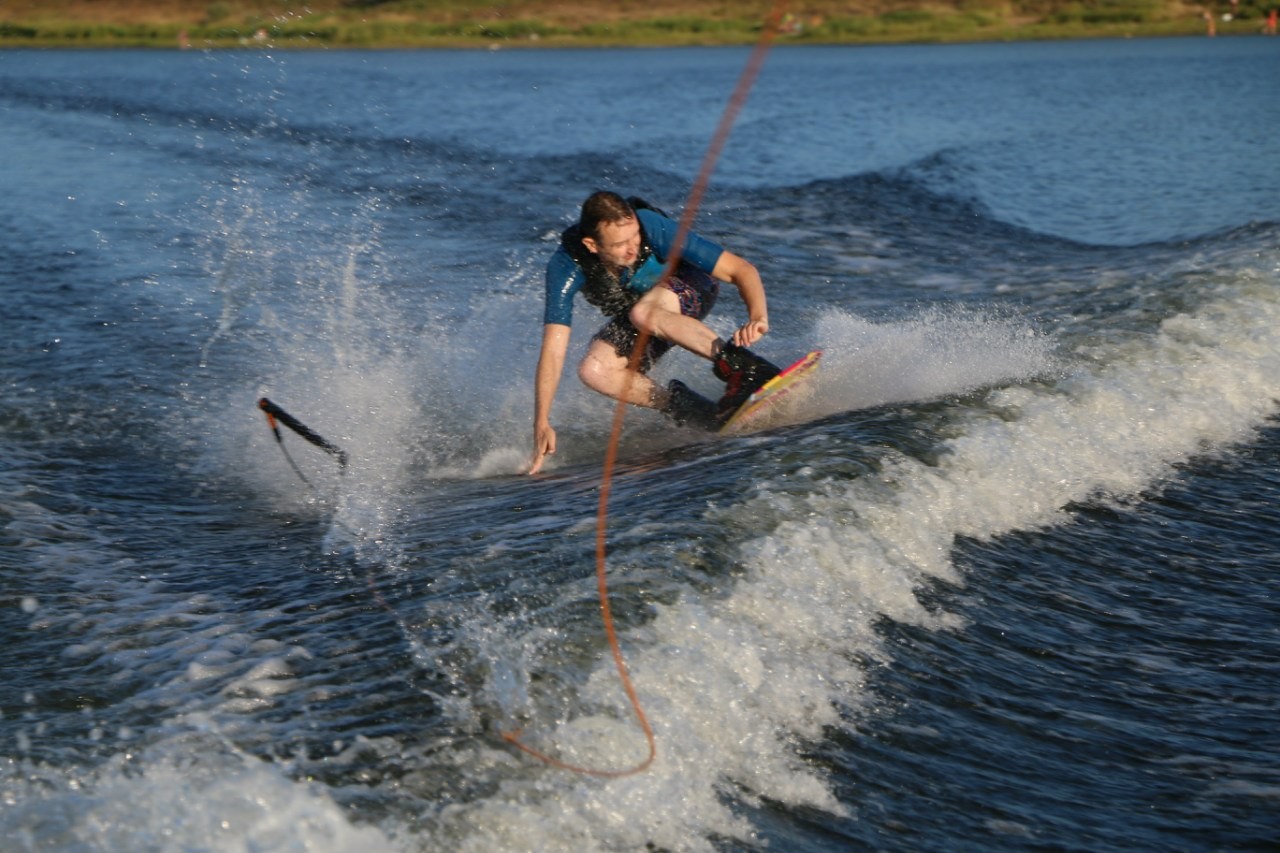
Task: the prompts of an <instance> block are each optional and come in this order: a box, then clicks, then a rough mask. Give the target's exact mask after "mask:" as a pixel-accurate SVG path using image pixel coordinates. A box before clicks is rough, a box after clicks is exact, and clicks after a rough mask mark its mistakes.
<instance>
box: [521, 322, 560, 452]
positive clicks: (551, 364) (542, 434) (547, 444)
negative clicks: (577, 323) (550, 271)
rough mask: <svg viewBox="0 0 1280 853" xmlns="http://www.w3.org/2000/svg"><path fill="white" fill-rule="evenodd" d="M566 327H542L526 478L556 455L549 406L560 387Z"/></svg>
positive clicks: (557, 324)
mask: <svg viewBox="0 0 1280 853" xmlns="http://www.w3.org/2000/svg"><path fill="white" fill-rule="evenodd" d="M569 331H570V329H569V327H568V326H565V325H562V324H560V323H547V324H545V325H544V326H543V327H542V350H541V352H540V353H539V354H538V371H537V374H536V376H535V378H534V386H533V458H532V459H531V460H530V461H529V471H528V473H530V474H536V473H538V471H540V470H542V463H543V461H545V459H546V457H547V456H549V455H551V454H553V453H555V452H556V431H555V430H554V429H552V428H551V403H552V402H553V401H554V400H555V397H556V389H558V388H559V387H560V375H561V373H563V372H564V358H565V353H567V352H568V351H569Z"/></svg>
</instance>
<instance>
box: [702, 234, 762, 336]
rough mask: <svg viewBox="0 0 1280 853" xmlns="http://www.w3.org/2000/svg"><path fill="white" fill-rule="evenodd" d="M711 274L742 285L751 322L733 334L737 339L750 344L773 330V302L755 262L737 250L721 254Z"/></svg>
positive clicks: (743, 296) (740, 292)
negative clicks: (769, 300)
mask: <svg viewBox="0 0 1280 853" xmlns="http://www.w3.org/2000/svg"><path fill="white" fill-rule="evenodd" d="M711 275H713V276H714V277H716V278H718V279H720V280H721V281H727V282H729V283H730V284H732V285H733V286H734V287H736V288H738V293H739V294H741V296H742V301H743V302H744V303H746V306H747V318H748V319H747V322H745V323H743V324H742V325H741V326H739V327H738V330H737V331H736V332H734V333H733V342H734V343H735V344H737V345H738V346H740V347H749V346H751V345H752V344H754V343H755V342H756V341H758V340H760V339H761V338H763V337H764V336H765V335H766V334H768V332H769V304H768V301H767V300H766V299H765V295H764V282H763V281H762V280H761V278H760V271H759V270H757V269H756V267H755V264H753V263H751V262H750V261H748V260H747V259H745V258H742V257H740V256H738V255H735V254H734V253H733V252H729V251H725V252H723V253H721V255H720V259H719V260H718V261H716V266H715V269H713V270H712V271H711Z"/></svg>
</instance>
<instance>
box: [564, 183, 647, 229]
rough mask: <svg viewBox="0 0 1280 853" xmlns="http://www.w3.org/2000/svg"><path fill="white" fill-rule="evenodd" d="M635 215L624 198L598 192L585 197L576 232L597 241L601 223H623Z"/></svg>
mask: <svg viewBox="0 0 1280 853" xmlns="http://www.w3.org/2000/svg"><path fill="white" fill-rule="evenodd" d="M635 215H636V212H635V210H633V209H632V207H631V205H630V204H629V203H628V202H627V200H626V199H625V198H623V197H622V196H620V195H618V194H617V193H615V192H610V191H608V190H600V191H599V192H594V193H592V194H591V195H589V196H587V200H586V201H584V202H583V203H582V214H581V215H580V216H579V217H578V232H579V233H580V234H581V235H582V236H583V237H591V238H592V239H598V238H599V236H600V235H599V234H598V233H597V231H598V229H599V228H600V224H601V223H602V222H625V221H626V220H628V219H632V218H634V217H635Z"/></svg>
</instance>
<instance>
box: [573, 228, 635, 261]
mask: <svg viewBox="0 0 1280 853" xmlns="http://www.w3.org/2000/svg"><path fill="white" fill-rule="evenodd" d="M599 232H600V236H599V238H598V239H596V238H593V237H583V238H582V245H584V246H586V247H587V251H589V252H595V253H596V254H597V255H599V256H600V260H602V261H604V262H605V263H606V264H607V265H609V266H610V267H614V268H617V267H629V266H631V265H632V264H634V263H635V262H636V258H638V257H640V223H639V222H638V221H637V220H636V218H635V217H634V216H633V217H631V218H630V219H623V220H622V221H620V222H602V223H600V227H599Z"/></svg>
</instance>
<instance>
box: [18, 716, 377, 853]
mask: <svg viewBox="0 0 1280 853" xmlns="http://www.w3.org/2000/svg"><path fill="white" fill-rule="evenodd" d="M0 772H3V776H2V777H0V778H3V779H4V783H5V785H4V787H5V790H6V793H7V798H8V800H7V803H6V808H5V809H3V810H0V837H3V838H5V839H6V847H5V849H6V850H11V851H14V853H19V851H24V850H32V851H34V850H47V849H52V848H51V846H50V845H54V846H56V848H57V849H59V850H78V851H84V853H95V851H103V853H115V851H121V850H129V851H135V853H150V851H156V853H160V851H173V850H203V851H210V853H251V851H263V850H299V851H309V853H325V851H333V852H334V853H348V851H352V850H359V851H362V853H364V851H368V853H381V851H395V850H398V849H400V848H398V847H397V845H395V844H394V843H393V842H392V841H391V839H390V838H388V836H387V835H386V834H384V833H383V832H382V831H380V830H379V829H377V828H375V827H369V826H357V825H355V824H353V823H352V822H351V820H350V819H349V818H348V817H347V815H346V813H345V812H344V810H343V809H342V807H341V806H340V805H339V804H337V803H336V802H334V800H333V799H332V798H331V797H330V796H329V795H328V794H327V793H326V792H325V790H324V789H323V788H322V787H320V786H318V785H312V784H307V783H301V782H296V781H294V780H292V779H290V778H288V777H287V776H286V775H285V774H284V772H283V771H282V769H281V768H280V767H279V766H277V765H275V764H271V763H268V762H265V761H260V760H257V759H254V758H251V757H248V756H245V755H243V754H241V753H238V752H236V751H234V750H233V749H231V748H230V747H227V746H225V745H223V744H221V743H220V742H219V741H217V740H216V739H209V738H206V737H204V736H187V737H179V738H176V739H174V740H173V741H169V742H166V743H162V744H158V745H156V746H153V747H151V748H150V749H148V750H146V751H145V752H143V753H141V754H132V753H123V754H120V755H118V756H116V757H115V758H114V759H112V760H111V761H110V762H108V763H107V764H106V765H104V766H103V767H101V768H98V769H96V770H93V771H82V772H80V773H77V771H76V770H74V769H69V768H62V769H58V770H54V769H51V768H45V767H36V766H32V765H23V764H18V763H15V762H10V764H9V766H8V767H7V768H5V769H4V770H3V771H0Z"/></svg>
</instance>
